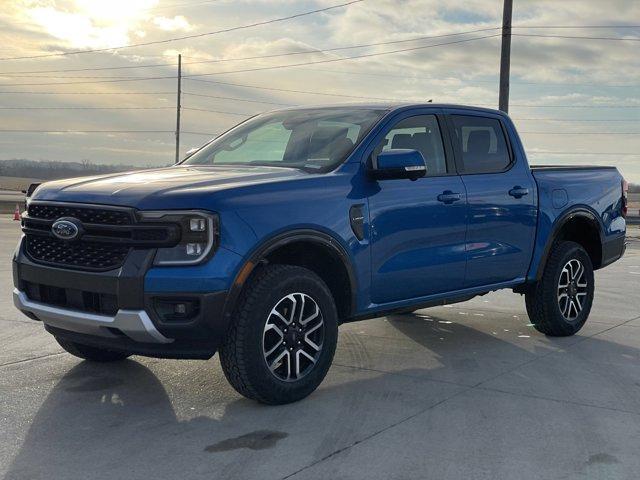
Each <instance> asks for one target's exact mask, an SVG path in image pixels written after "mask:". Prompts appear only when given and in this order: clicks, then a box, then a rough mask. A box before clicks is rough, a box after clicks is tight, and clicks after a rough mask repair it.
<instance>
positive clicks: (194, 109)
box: [182, 107, 255, 117]
mask: <svg viewBox="0 0 640 480" xmlns="http://www.w3.org/2000/svg"><path fill="white" fill-rule="evenodd" d="M182 110H193V111H195V112H209V113H221V114H223V115H239V116H242V117H251V116H253V115H255V113H240V112H221V111H220V110H207V109H205V108H192V107H182Z"/></svg>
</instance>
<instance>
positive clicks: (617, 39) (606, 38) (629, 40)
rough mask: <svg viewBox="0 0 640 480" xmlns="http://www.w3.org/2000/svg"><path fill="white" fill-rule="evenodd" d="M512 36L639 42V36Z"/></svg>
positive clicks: (529, 34) (515, 34) (516, 34)
mask: <svg viewBox="0 0 640 480" xmlns="http://www.w3.org/2000/svg"><path fill="white" fill-rule="evenodd" d="M512 35H513V36H514V37H539V38H568V39H583V40H611V41H618V42H640V38H620V37H581V36H573V35H542V34H535V33H513V34H512Z"/></svg>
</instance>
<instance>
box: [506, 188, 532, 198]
mask: <svg viewBox="0 0 640 480" xmlns="http://www.w3.org/2000/svg"><path fill="white" fill-rule="evenodd" d="M509 195H511V196H512V197H515V198H522V197H524V196H525V195H529V189H528V188H522V187H521V186H519V185H516V186H515V187H513V188H512V189H511V190H509Z"/></svg>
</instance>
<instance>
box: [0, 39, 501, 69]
mask: <svg viewBox="0 0 640 480" xmlns="http://www.w3.org/2000/svg"><path fill="white" fill-rule="evenodd" d="M492 30H499V28H497V27H492V28H478V29H475V30H466V31H462V32H455V33H447V34H442V35H423V36H420V37H413V38H407V39H403V40H390V41H386V42H376V43H361V44H357V45H348V46H342V47H334V48H323V49H310V50H303V51H296V52H286V53H274V54H270V55H255V56H251V57H239V58H220V59H215V60H200V61H196V62H185V63H183V65H201V64H210V63H224V62H238V61H244V60H259V59H265V58H277V57H289V56H294V55H309V54H317V53H329V52H338V51H342V50H351V49H354V48H366V47H377V46H382V45H395V44H398V43H407V42H417V41H421V40H429V39H434V38H445V37H454V36H459V35H468V34H470V33H479V32H486V31H492ZM183 58H190V57H183ZM175 65H176V64H175V63H157V64H147V65H128V66H121V67H100V68H75V69H74V68H72V69H62V70H30V71H17V72H7V73H2V76H18V74H32V73H63V72H87V71H102V70H123V69H132V68H152V67H170V66H175ZM49 78H51V77H49ZM63 78H76V77H63Z"/></svg>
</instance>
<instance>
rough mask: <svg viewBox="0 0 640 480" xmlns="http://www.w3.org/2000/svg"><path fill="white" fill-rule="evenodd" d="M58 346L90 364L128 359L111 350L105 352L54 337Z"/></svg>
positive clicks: (126, 354) (124, 354)
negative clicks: (90, 362)
mask: <svg viewBox="0 0 640 480" xmlns="http://www.w3.org/2000/svg"><path fill="white" fill-rule="evenodd" d="M55 338H56V341H57V342H58V344H59V345H60V346H61V347H62V348H64V349H65V350H66V351H67V352H68V353H70V354H71V355H74V356H76V357H78V358H82V359H83V360H89V361H92V362H117V361H119V360H124V359H125V358H127V357H129V356H130V354H129V353H123V352H116V351H113V350H105V349H103V348H96V347H90V346H88V345H82V344H81V343H76V342H71V341H69V340H64V339H62V338H58V337H55Z"/></svg>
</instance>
